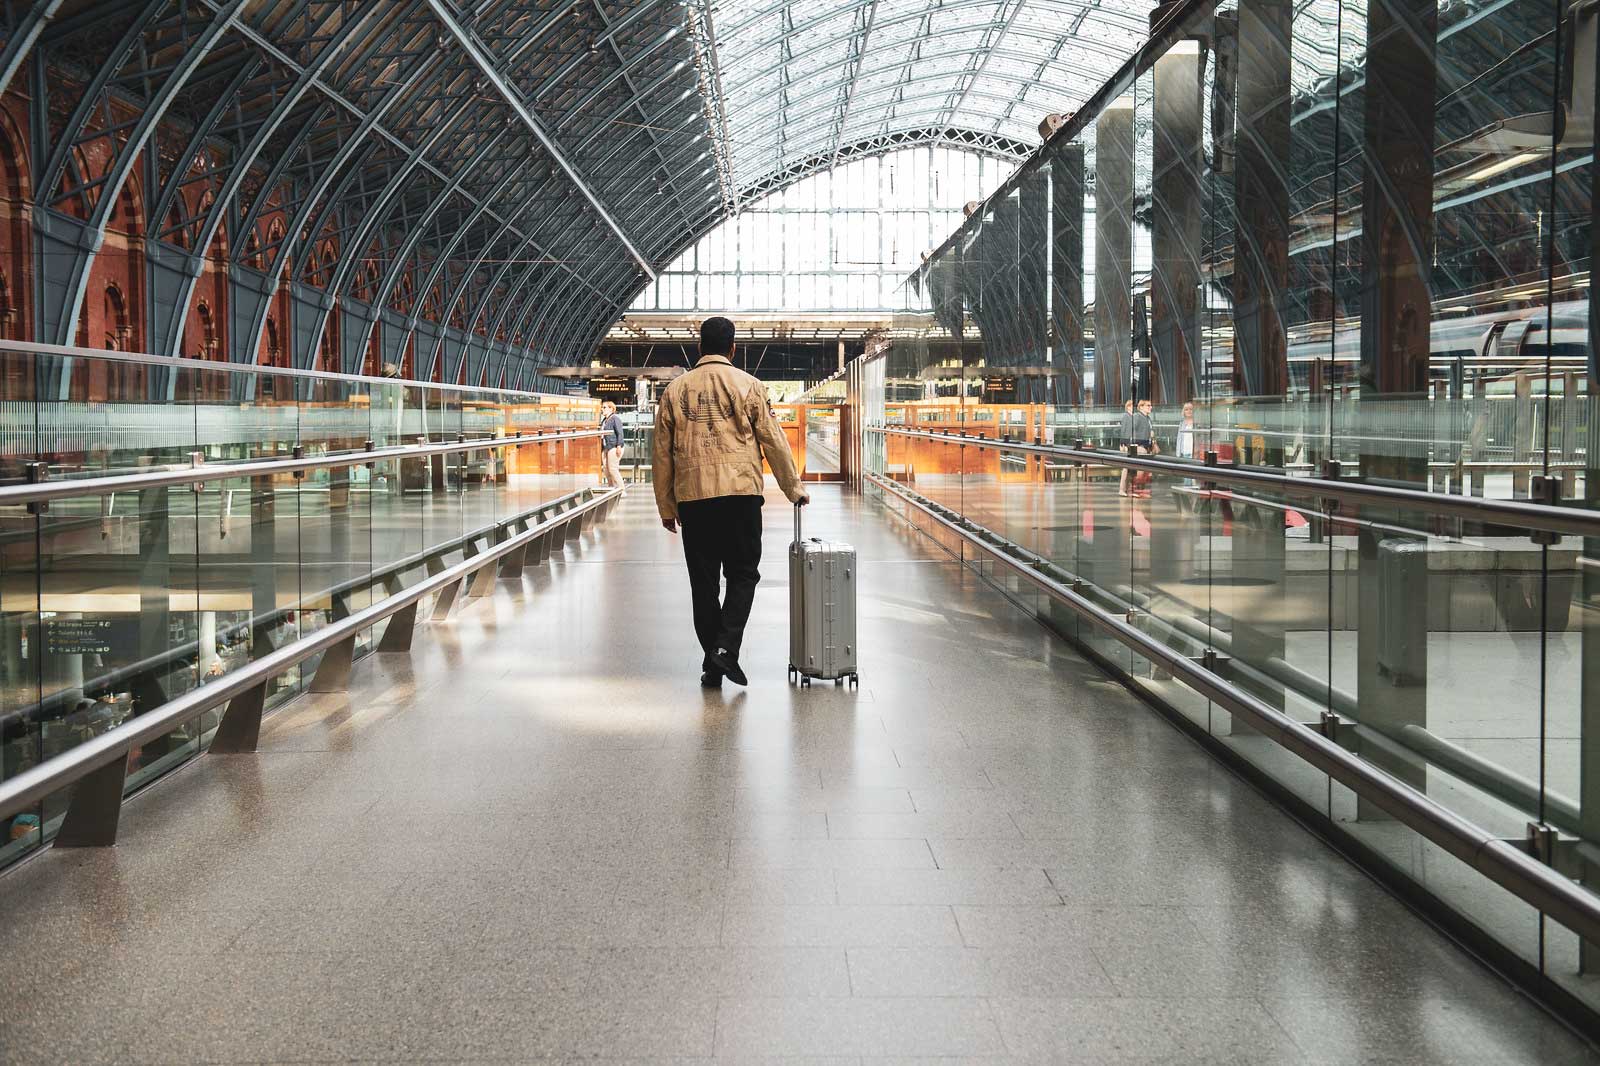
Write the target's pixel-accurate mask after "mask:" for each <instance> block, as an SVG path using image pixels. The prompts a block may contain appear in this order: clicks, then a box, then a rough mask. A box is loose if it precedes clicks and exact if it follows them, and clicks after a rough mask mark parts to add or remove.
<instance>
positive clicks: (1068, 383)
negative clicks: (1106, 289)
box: [1049, 144, 1084, 404]
mask: <svg viewBox="0 0 1600 1066" xmlns="http://www.w3.org/2000/svg"><path fill="white" fill-rule="evenodd" d="M1049 157H1050V230H1051V233H1050V239H1051V249H1050V333H1051V341H1052V355H1053V358H1052V360H1051V362H1052V363H1053V364H1054V365H1057V366H1060V367H1061V368H1062V376H1061V378H1060V385H1058V387H1057V389H1056V392H1055V397H1054V400H1055V402H1056V403H1063V404H1080V403H1082V402H1083V399H1084V397H1083V145H1081V144H1061V145H1053V146H1052V147H1051V148H1050V149H1049Z"/></svg>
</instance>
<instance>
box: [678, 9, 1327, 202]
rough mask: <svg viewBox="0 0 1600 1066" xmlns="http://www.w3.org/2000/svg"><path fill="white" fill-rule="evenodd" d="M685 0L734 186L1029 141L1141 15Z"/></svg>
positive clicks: (1145, 18) (1124, 46)
mask: <svg viewBox="0 0 1600 1066" xmlns="http://www.w3.org/2000/svg"><path fill="white" fill-rule="evenodd" d="M686 2H687V3H689V4H693V5H695V6H696V7H697V8H698V9H699V10H702V11H708V12H709V15H710V18H711V24H712V26H713V28H714V31H715V36H716V53H717V54H716V65H717V70H716V72H715V74H716V78H717V79H718V80H720V86H721V92H722V103H721V109H722V112H723V116H724V118H725V122H726V134H725V139H726V144H725V145H724V146H723V149H724V151H725V153H726V155H725V158H726V159H727V161H728V168H729V170H730V172H731V174H732V177H733V180H734V183H735V184H736V185H739V186H753V185H755V184H757V183H759V182H761V181H763V180H764V179H766V177H767V176H768V175H771V174H773V173H778V172H786V171H788V170H790V169H791V168H794V167H797V166H801V165H815V163H814V161H815V160H816V159H817V158H818V157H819V156H820V157H829V156H841V155H846V156H847V155H852V154H854V153H855V152H856V151H858V150H860V149H861V148H862V147H864V146H868V145H870V144H872V143H875V142H878V141H882V142H883V143H884V144H886V145H888V144H889V143H891V142H892V141H893V140H894V139H895V138H896V137H921V138H924V139H929V138H931V139H934V140H949V141H952V142H962V141H965V140H966V139H967V138H969V137H970V136H971V135H978V136H982V137H988V138H995V139H997V140H1002V141H1004V142H1006V143H1012V142H1016V143H1017V144H1019V145H1024V146H1025V145H1030V144H1032V143H1035V142H1037V140H1038V125H1039V121H1040V119H1041V118H1043V117H1044V115H1046V114H1048V113H1050V112H1055V111H1072V110H1076V109H1077V107H1078V106H1079V105H1080V104H1081V103H1082V102H1083V101H1084V100H1085V99H1087V98H1088V97H1089V96H1090V95H1091V94H1092V93H1093V92H1094V91H1095V90H1096V89H1097V88H1099V86H1100V85H1101V83H1103V82H1104V81H1105V79H1106V78H1107V77H1109V76H1110V75H1111V74H1112V73H1113V72H1115V70H1116V69H1117V67H1118V66H1120V65H1121V64H1122V62H1123V61H1124V60H1125V59H1126V58H1127V56H1128V55H1129V52H1130V49H1131V47H1132V45H1133V44H1134V43H1135V42H1137V41H1139V40H1142V39H1143V38H1144V37H1145V36H1146V35H1147V33H1148V27H1149V15H1148V12H1149V4H1148V3H1147V2H1145V0H1140V2H1139V3H1137V4H1135V3H1132V2H1131V0H710V3H709V7H705V6H702V5H703V4H704V3H705V2H706V0H686ZM1313 2H1318V0H1313ZM1320 2H1331V0H1320ZM869 150H870V149H869Z"/></svg>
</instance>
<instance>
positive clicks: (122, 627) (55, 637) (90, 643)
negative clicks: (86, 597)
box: [44, 618, 138, 655]
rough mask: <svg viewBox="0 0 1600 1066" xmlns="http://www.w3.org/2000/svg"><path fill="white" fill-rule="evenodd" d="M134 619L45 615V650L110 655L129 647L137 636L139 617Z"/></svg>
mask: <svg viewBox="0 0 1600 1066" xmlns="http://www.w3.org/2000/svg"><path fill="white" fill-rule="evenodd" d="M133 621H134V624H132V625H130V624H129V623H128V622H127V621H120V624H119V620H116V619H111V618H50V619H46V620H45V623H44V641H45V650H46V651H48V652H49V653H50V654H51V655H107V654H109V653H111V652H112V651H116V650H128V649H131V647H132V646H133V641H137V638H138V630H137V620H133ZM130 638H132V641H130ZM119 646H120V649H119Z"/></svg>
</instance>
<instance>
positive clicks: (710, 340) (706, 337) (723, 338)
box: [700, 317, 733, 355]
mask: <svg viewBox="0 0 1600 1066" xmlns="http://www.w3.org/2000/svg"><path fill="white" fill-rule="evenodd" d="M731 351H733V323H732V322H730V321H728V320H727V319H726V318H721V317H717V318H708V319H706V320H705V321H704V322H702V323H700V354H701V355H727V354H728V353H729V352H731Z"/></svg>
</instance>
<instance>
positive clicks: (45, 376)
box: [0, 346, 599, 864]
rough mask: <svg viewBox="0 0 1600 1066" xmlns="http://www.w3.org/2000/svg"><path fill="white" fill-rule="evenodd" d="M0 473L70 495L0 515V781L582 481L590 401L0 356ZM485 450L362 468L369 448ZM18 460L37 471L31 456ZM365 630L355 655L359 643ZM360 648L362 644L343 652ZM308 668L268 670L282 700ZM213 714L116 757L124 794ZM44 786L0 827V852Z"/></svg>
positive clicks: (410, 578)
mask: <svg viewBox="0 0 1600 1066" xmlns="http://www.w3.org/2000/svg"><path fill="white" fill-rule="evenodd" d="M0 380H3V381H4V382H5V387H6V392H5V398H4V400H3V401H0V483H6V484H16V483H19V482H24V481H27V480H28V479H29V478H30V476H39V475H36V474H31V473H30V471H31V470H41V471H42V476H44V477H47V478H48V479H50V480H52V481H56V480H65V479H78V480H84V481H85V486H84V489H85V491H84V493H83V494H82V495H75V496H71V497H69V498H66V499H62V500H56V501H52V502H51V503H49V504H48V506H47V507H45V508H43V509H42V510H39V511H38V513H34V512H33V511H30V510H29V509H28V508H27V507H23V506H10V507H0V656H3V658H0V779H4V778H7V777H11V776H14V775H16V774H18V773H21V772H22V771H24V770H26V769H28V768H29V767H31V766H34V765H37V764H38V763H40V762H41V761H43V760H46V759H49V758H50V757H52V756H54V755H58V754H60V753H62V752H64V751H67V750H68V749H70V748H72V747H73V746H75V745H77V744H80V743H82V742H84V741H85V740H88V739H90V738H92V737H94V736H97V735H99V734H101V733H103V732H105V731H106V730H108V729H111V728H113V727H114V726H116V725H118V724H120V723H122V722H124V721H127V720H128V719H130V718H132V717H134V716H136V715H139V714H143V713H146V712H148V711H150V710H153V709H154V708H156V707H159V706H161V705H162V704H163V703H165V702H166V701H168V700H170V699H173V698H174V697H176V696H179V695H181V694H183V693H185V692H187V691H189V690H191V689H193V688H195V687H196V686H199V685H205V684H207V683H210V682H212V681H214V680H215V679H217V678H219V677H222V676H224V675H226V674H227V673H228V672H229V671H231V670H235V669H238V668H239V667H240V666H242V665H244V664H246V663H249V662H250V661H252V660H253V659H255V658H258V657H260V656H262V655H264V654H267V653H268V652H270V651H272V650H273V649H275V648H280V647H283V646H284V645H286V644H288V643H291V642H293V641H294V640H296V639H299V638H300V637H303V636H305V635H307V634H309V633H312V632H314V631H315V630H317V629H318V628H320V627H322V626H324V625H327V624H328V623H329V622H331V621H333V620H336V619H339V618H342V617H345V616H347V615H349V614H352V613H354V612H356V611H359V610H361V609H362V608H364V607H367V606H370V605H371V604H373V603H375V602H377V601H379V600H381V599H383V598H384V597H385V596H387V595H389V594H391V593H393V592H397V591H400V590H401V589H403V588H405V587H407V586H410V585H412V584H414V583H415V582H417V581H420V580H422V579H424V578H425V577H427V576H428V575H429V574H431V573H434V572H437V571H438V570H439V569H442V568H443V567H445V566H448V565H451V564H452V563H455V562H459V561H461V560H462V559H463V558H464V556H465V554H467V553H469V552H471V551H475V550H477V549H478V548H481V547H483V546H485V545H486V544H487V543H489V539H490V538H491V537H492V535H493V532H494V530H495V529H496V527H497V524H503V523H506V522H507V521H510V520H513V519H515V518H517V517H518V516H523V515H529V514H531V513H532V512H534V511H536V510H537V509H538V508H539V507H540V506H541V505H543V504H547V503H549V502H550V501H552V500H556V499H558V498H560V497H562V496H565V495H567V494H569V493H572V492H575V491H578V490H580V489H582V488H586V487H589V486H592V485H595V484H596V483H597V480H598V473H599V447H598V445H597V444H596V442H595V441H594V440H592V439H577V440H564V441H557V442H549V443H530V442H524V443H518V444H496V443H494V441H495V440H496V439H497V438H507V437H519V436H531V435H536V434H540V433H546V434H548V433H552V432H555V431H563V430H565V431H570V430H588V429H592V428H594V427H595V425H596V423H597V422H598V418H599V407H598V403H596V402H594V401H591V400H589V399H587V398H580V397H566V396H551V395H537V394H531V393H516V392H505V391H500V390H494V389H471V388H457V387H451V386H444V385H427V384H420V383H416V382H409V381H396V380H389V379H355V378H335V377H331V376H317V375H306V374H296V373H293V372H288V371H278V370H269V369H262V368H254V367H218V366H216V365H215V364H205V363H196V362H188V361H169V360H141V359H140V358H139V357H136V356H134V357H129V356H117V355H114V354H105V355H96V354H90V353H85V354H78V355H72V356H64V355H60V354H41V353H39V352H36V351H28V350H22V349H7V348H4V347H3V346H0ZM463 438H465V439H467V440H482V441H484V446H483V447H482V448H480V449H475V450H470V451H455V452H450V453H444V454H433V455H427V456H416V457H405V458H396V457H388V458H379V459H375V460H372V461H363V460H362V459H361V458H360V455H361V453H362V452H363V451H364V450H365V449H366V448H367V447H368V442H371V445H372V447H373V448H376V449H383V448H393V447H399V446H407V445H416V444H440V443H451V442H456V441H458V440H461V439H463ZM297 452H298V453H301V454H303V455H305V456H309V457H315V456H329V455H340V454H345V453H349V454H350V455H351V461H350V462H348V463H340V464H335V465H332V466H326V467H318V468H316V469H312V470H309V471H305V472H304V473H303V474H300V475H296V474H293V473H269V474H254V475H251V474H241V476H239V477H237V478H233V477H227V478H222V479H219V480H209V481H204V482H197V483H195V484H193V485H181V486H176V487H160V488H137V487H136V488H133V489H131V490H125V491H118V492H96V491H93V490H92V488H91V485H90V479H94V478H101V477H106V476H111V475H122V474H138V473H141V472H149V471H154V470H161V469H169V468H172V467H174V466H179V467H182V466H188V465H191V464H194V463H197V462H198V463H200V464H202V465H203V466H205V467H207V468H213V467H219V466H222V467H225V466H226V465H228V464H230V463H242V462H247V461H250V460H266V459H288V458H291V457H293V456H294V455H296V454H297ZM34 464H42V466H35V465H34ZM373 636H374V634H371V633H369V634H367V635H366V636H365V637H364V638H363V643H362V646H361V647H362V648H363V649H364V648H365V647H366V644H367V642H370V640H371V639H372V638H373ZM358 650H360V649H358ZM316 664H317V661H316V660H311V661H309V662H307V663H304V664H302V666H301V667H299V668H296V669H293V670H291V671H289V672H288V673H285V674H283V675H281V676H279V677H278V678H277V679H275V680H274V681H273V682H272V684H271V689H270V691H269V700H270V701H271V702H272V703H278V702H281V701H282V700H284V699H287V698H289V697H290V696H292V695H294V694H296V693H298V692H300V691H301V690H302V689H303V688H304V685H305V684H306V683H308V680H309V678H310V677H311V676H312V674H313V673H314V671H315V668H316ZM219 714H220V709H219V710H218V711H215V712H211V713H208V714H207V715H204V716H202V717H201V718H199V719H197V720H195V721H194V722H193V723H192V724H190V725H188V726H185V727H183V728H182V729H179V730H178V731H176V732H174V733H172V734H169V735H168V736H166V737H163V738H161V739H160V740H158V741H156V742H153V743H150V744H147V745H144V746H143V747H142V748H140V749H138V750H136V751H134V752H133V753H132V755H131V757H130V760H129V766H128V771H129V773H128V787H129V788H130V789H131V788H137V787H139V786H140V785H142V784H144V783H146V782H148V781H149V780H151V779H152V778H153V777H154V776H156V775H158V774H160V773H161V772H163V771H164V770H166V769H168V768H170V767H172V766H173V765H175V764H177V763H179V762H181V761H183V760H184V759H186V758H188V757H190V756H192V755H194V754H195V753H196V752H198V751H200V750H202V749H203V748H204V746H205V744H206V742H207V740H208V737H209V734H210V732H211V730H213V729H215V727H216V724H217V720H218V716H219ZM63 810H64V797H62V796H57V797H54V798H53V799H52V800H51V801H50V802H48V803H47V804H45V805H44V806H43V808H42V809H40V810H37V811H34V812H31V813H28V814H24V815H21V816H19V817H16V818H13V819H10V820H9V821H8V822H7V824H6V825H5V826H4V829H5V836H4V838H0V864H4V863H6V862H9V861H11V860H14V859H15V858H17V857H19V856H20V855H22V854H24V853H26V852H27V851H29V850H31V849H33V848H35V847H38V846H39V845H40V844H41V843H42V841H43V840H45V839H47V838H48V837H49V835H50V834H51V833H52V832H53V830H54V828H55V825H56V823H57V822H58V821H59V818H60V816H61V815H62V813H63Z"/></svg>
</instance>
